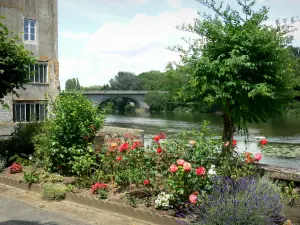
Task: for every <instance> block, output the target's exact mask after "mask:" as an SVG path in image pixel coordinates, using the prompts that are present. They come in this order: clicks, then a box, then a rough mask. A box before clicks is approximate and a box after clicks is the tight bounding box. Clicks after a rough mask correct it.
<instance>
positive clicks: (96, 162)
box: [72, 147, 104, 187]
mask: <svg viewBox="0 0 300 225" xmlns="http://www.w3.org/2000/svg"><path fill="white" fill-rule="evenodd" d="M100 158H101V155H97V154H96V153H95V151H94V150H93V149H92V148H91V147H88V148H87V150H86V153H85V154H83V155H81V156H75V157H74V161H73V162H72V173H73V174H74V175H75V176H76V177H77V178H78V179H77V184H78V186H81V187H89V186H90V185H91V184H92V183H95V182H96V181H98V180H100V179H101V178H102V177H104V174H103V171H101V170H100V168H101V164H100Z"/></svg>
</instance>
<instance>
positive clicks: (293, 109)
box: [287, 46, 300, 115]
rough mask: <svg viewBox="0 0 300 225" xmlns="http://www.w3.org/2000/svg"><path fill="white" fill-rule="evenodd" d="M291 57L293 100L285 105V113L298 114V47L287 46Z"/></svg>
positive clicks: (299, 95)
mask: <svg viewBox="0 0 300 225" xmlns="http://www.w3.org/2000/svg"><path fill="white" fill-rule="evenodd" d="M289 50H290V53H291V57H292V65H293V74H294V78H293V81H292V82H291V84H292V87H293V96H294V100H293V101H291V102H290V104H289V105H288V107H287V113H288V114H291V115H299V114H300V48H299V47H293V46H289Z"/></svg>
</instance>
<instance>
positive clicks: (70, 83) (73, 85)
mask: <svg viewBox="0 0 300 225" xmlns="http://www.w3.org/2000/svg"><path fill="white" fill-rule="evenodd" d="M65 90H66V91H79V90H80V83H79V80H78V78H72V79H68V80H67V81H66V85H65Z"/></svg>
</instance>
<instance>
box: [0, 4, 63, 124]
mask: <svg viewBox="0 0 300 225" xmlns="http://www.w3.org/2000/svg"><path fill="white" fill-rule="evenodd" d="M57 7H58V6H57V0H0V15H1V16H4V17H5V18H4V20H3V22H4V23H5V24H6V26H7V27H8V29H9V30H10V31H13V32H15V33H16V34H19V36H20V37H22V38H20V40H21V41H22V42H23V44H24V46H25V48H26V49H27V50H29V51H31V52H33V54H34V56H35V57H36V58H37V60H38V61H37V64H36V65H31V66H30V70H31V71H35V75H34V76H31V77H30V80H31V82H30V83H28V84H26V85H24V88H25V90H23V89H18V90H17V92H18V95H19V96H16V95H14V94H12V93H11V94H8V95H7V96H5V97H4V102H5V103H7V104H8V106H9V108H8V109H7V108H5V107H2V106H1V105H0V123H1V122H27V121H30V120H39V121H41V120H44V118H45V117H47V112H48V110H49V104H48V103H49V101H50V100H51V99H52V100H54V99H55V97H56V96H57V95H58V94H59V92H60V85H59V64H58V12H57Z"/></svg>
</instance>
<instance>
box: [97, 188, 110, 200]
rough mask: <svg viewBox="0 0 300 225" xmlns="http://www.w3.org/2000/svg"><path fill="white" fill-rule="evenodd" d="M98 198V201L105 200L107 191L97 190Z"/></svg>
mask: <svg viewBox="0 0 300 225" xmlns="http://www.w3.org/2000/svg"><path fill="white" fill-rule="evenodd" d="M98 197H99V198H100V199H107V197H108V190H105V189H101V190H98Z"/></svg>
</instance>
